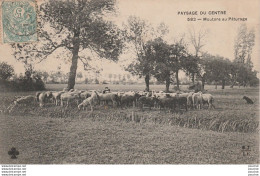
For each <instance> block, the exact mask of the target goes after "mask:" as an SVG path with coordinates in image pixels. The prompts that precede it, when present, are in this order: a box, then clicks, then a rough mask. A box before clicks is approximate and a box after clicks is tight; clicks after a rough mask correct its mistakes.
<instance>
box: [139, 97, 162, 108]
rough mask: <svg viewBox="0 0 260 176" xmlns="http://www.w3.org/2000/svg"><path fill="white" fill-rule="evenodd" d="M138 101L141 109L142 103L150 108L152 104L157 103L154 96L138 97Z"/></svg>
mask: <svg viewBox="0 0 260 176" xmlns="http://www.w3.org/2000/svg"><path fill="white" fill-rule="evenodd" d="M138 103H139V106H140V108H141V109H143V106H144V105H148V106H149V107H150V109H151V107H152V106H154V105H155V104H156V103H158V99H157V98H155V97H144V96H142V97H140V98H139V99H138Z"/></svg>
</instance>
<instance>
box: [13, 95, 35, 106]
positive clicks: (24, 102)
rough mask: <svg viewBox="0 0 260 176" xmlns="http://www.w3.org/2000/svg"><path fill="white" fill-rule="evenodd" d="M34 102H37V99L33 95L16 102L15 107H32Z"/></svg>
mask: <svg viewBox="0 0 260 176" xmlns="http://www.w3.org/2000/svg"><path fill="white" fill-rule="evenodd" d="M33 102H35V97H34V96H32V95H28V96H23V97H20V98H18V99H16V100H15V101H14V104H15V105H18V104H19V105H26V106H27V105H31V104H32V103H33Z"/></svg>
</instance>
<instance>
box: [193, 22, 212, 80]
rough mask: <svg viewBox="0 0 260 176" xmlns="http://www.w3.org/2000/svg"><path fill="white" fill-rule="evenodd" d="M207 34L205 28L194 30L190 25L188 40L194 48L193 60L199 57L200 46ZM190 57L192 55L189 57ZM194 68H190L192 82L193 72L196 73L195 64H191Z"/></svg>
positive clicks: (203, 44)
mask: <svg viewBox="0 0 260 176" xmlns="http://www.w3.org/2000/svg"><path fill="white" fill-rule="evenodd" d="M207 34H208V31H207V30H203V29H200V30H199V32H196V31H195V29H194V28H193V27H192V28H190V29H189V35H190V42H191V44H192V46H193V47H194V50H195V56H194V57H193V58H194V59H195V61H194V62H192V63H196V62H197V60H198V59H199V54H200V53H201V48H202V47H204V46H205V38H206V36H207ZM191 58H192V57H191ZM193 67H194V68H192V69H190V70H189V71H190V74H191V79H192V82H193V84H194V82H195V74H196V73H198V72H197V71H198V70H197V65H193ZM202 82H203V81H202ZM202 84H203V85H204V83H202Z"/></svg>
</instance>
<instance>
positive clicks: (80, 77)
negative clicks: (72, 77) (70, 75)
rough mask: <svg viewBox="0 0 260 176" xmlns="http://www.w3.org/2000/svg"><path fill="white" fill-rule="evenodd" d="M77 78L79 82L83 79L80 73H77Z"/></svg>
mask: <svg viewBox="0 0 260 176" xmlns="http://www.w3.org/2000/svg"><path fill="white" fill-rule="evenodd" d="M77 78H79V80H81V79H82V78H83V75H82V73H81V72H78V73H77Z"/></svg>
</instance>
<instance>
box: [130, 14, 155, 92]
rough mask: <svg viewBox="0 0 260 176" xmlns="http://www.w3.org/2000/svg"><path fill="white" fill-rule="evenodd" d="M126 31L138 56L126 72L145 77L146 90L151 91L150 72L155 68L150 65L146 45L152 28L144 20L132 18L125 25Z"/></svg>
mask: <svg viewBox="0 0 260 176" xmlns="http://www.w3.org/2000/svg"><path fill="white" fill-rule="evenodd" d="M125 31H126V32H125V35H126V39H127V41H129V42H131V43H132V44H133V46H134V51H135V54H136V62H133V63H131V64H130V65H129V66H128V67H127V68H126V70H127V71H129V72H131V73H132V74H134V75H139V77H142V76H144V77H145V85H146V88H145V90H146V91H149V80H150V74H151V73H150V71H151V70H152V68H153V66H152V65H151V64H150V63H151V62H150V60H149V58H148V57H146V53H145V44H146V39H147V37H148V36H149V33H150V31H151V28H150V26H149V25H148V24H147V22H145V21H144V20H142V19H140V18H138V17H133V16H130V17H129V19H128V24H127V25H125Z"/></svg>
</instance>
